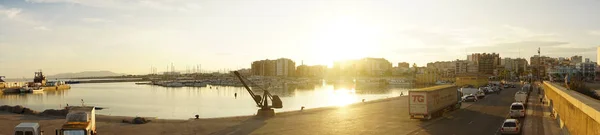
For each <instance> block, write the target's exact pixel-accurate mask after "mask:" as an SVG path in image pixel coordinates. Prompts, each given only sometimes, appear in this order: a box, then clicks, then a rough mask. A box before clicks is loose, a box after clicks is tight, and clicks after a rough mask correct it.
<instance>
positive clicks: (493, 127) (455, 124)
mask: <svg viewBox="0 0 600 135" xmlns="http://www.w3.org/2000/svg"><path fill="white" fill-rule="evenodd" d="M504 119H505V117H502V116H498V115H494V114H487V113H482V112H478V111H472V110H468V109H461V110H458V111H457V112H455V113H454V114H452V115H447V116H442V117H441V118H438V119H435V120H432V121H435V122H425V123H423V124H421V127H422V129H421V130H417V131H415V132H412V133H410V134H431V135H453V134H456V135H493V134H495V133H496V131H497V130H498V128H500V125H501V124H502V122H503V121H504Z"/></svg>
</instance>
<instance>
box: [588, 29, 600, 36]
mask: <svg viewBox="0 0 600 135" xmlns="http://www.w3.org/2000/svg"><path fill="white" fill-rule="evenodd" d="M588 34H590V35H593V36H600V30H590V31H588Z"/></svg>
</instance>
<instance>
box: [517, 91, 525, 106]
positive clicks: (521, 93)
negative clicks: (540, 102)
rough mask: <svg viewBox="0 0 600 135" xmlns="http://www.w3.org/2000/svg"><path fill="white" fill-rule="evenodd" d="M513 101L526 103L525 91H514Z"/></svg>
mask: <svg viewBox="0 0 600 135" xmlns="http://www.w3.org/2000/svg"><path fill="white" fill-rule="evenodd" d="M515 102H521V103H523V104H527V92H524V91H518V92H517V93H515Z"/></svg>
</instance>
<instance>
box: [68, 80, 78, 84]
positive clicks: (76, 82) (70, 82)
mask: <svg viewBox="0 0 600 135" xmlns="http://www.w3.org/2000/svg"><path fill="white" fill-rule="evenodd" d="M78 83H80V82H79V81H73V80H69V81H65V84H78Z"/></svg>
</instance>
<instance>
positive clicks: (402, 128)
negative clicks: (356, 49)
mask: <svg viewBox="0 0 600 135" xmlns="http://www.w3.org/2000/svg"><path fill="white" fill-rule="evenodd" d="M516 91H517V89H515V88H513V89H505V90H504V91H502V92H501V94H500V95H496V94H491V95H489V96H487V97H486V98H485V99H483V100H480V101H479V102H475V103H466V104H463V108H464V109H461V110H458V111H454V112H451V113H448V114H446V115H445V116H444V117H441V118H437V119H433V120H430V121H421V120H414V119H410V117H409V115H408V103H407V102H408V99H407V98H406V97H399V98H394V99H391V100H388V101H381V102H373V103H364V104H357V105H352V106H347V107H339V108H329V109H317V110H306V111H305V112H293V113H284V114H278V115H277V116H276V117H274V118H271V119H266V120H265V119H250V120H247V121H245V122H243V123H242V124H240V125H236V126H233V127H230V128H227V129H225V130H222V131H219V132H216V133H214V134H290V135H296V134H300V135H301V134H311V135H312V134H394V135H404V134H444V135H452V134H477V135H483V134H486V135H490V134H495V133H496V132H497V131H498V128H499V126H500V124H501V123H502V122H503V121H504V118H505V117H506V115H507V114H508V111H509V110H508V108H509V106H510V104H511V103H512V102H513V100H514V98H513V97H514V93H515V92H516Z"/></svg>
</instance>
